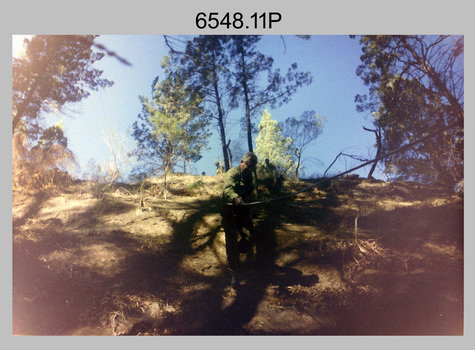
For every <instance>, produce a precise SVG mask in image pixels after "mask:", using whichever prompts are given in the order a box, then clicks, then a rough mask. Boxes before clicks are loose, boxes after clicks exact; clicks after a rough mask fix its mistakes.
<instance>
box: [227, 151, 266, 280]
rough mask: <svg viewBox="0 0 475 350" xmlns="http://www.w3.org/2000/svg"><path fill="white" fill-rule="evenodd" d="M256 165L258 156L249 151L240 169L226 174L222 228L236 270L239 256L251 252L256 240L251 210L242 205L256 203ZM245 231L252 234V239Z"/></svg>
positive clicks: (228, 252)
mask: <svg viewBox="0 0 475 350" xmlns="http://www.w3.org/2000/svg"><path fill="white" fill-rule="evenodd" d="M256 165H257V156H256V155H255V154H254V153H252V152H249V153H246V154H245V155H244V156H243V157H242V159H241V162H240V164H239V165H238V166H237V167H234V168H231V169H229V170H228V171H227V172H226V173H225V174H224V179H223V208H222V211H221V216H222V220H221V225H222V227H223V229H224V233H225V238H226V255H227V260H228V264H229V267H230V268H231V270H233V271H234V270H235V269H237V268H238V267H239V265H240V260H239V259H240V253H244V252H247V251H248V250H249V249H251V248H252V244H253V242H254V239H255V233H254V224H253V222H252V217H251V213H250V210H249V208H248V207H246V206H244V205H243V204H244V203H246V202H250V201H252V200H257V198H256V197H257V196H256V193H257V179H255V176H253V174H255V169H256ZM243 229H246V230H247V231H248V232H249V236H248V235H247V234H245V233H244V231H243ZM239 238H240V240H239Z"/></svg>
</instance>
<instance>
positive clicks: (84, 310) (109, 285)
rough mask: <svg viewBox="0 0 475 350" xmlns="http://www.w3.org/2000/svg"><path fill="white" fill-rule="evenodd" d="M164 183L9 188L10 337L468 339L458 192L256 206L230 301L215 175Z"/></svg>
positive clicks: (338, 185)
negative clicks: (253, 237) (250, 244)
mask: <svg viewBox="0 0 475 350" xmlns="http://www.w3.org/2000/svg"><path fill="white" fill-rule="evenodd" d="M161 181H162V180H161V179H156V180H154V181H148V182H146V183H145V184H142V185H143V186H140V185H133V184H122V185H116V184H114V185H112V186H108V187H107V188H106V190H105V191H101V187H100V186H99V184H96V183H93V182H86V181H72V180H68V181H62V182H61V185H60V186H51V187H48V188H43V189H42V191H40V192H36V193H33V192H25V191H20V190H15V189H14V191H13V236H12V238H13V333H14V334H18V335H81V334H87V335H91V334H96V335H216V334H222V335H224V334H226V335H265V334H269V335H460V334H463V318H464V314H463V305H464V303H463V298H464V295H463V197H462V196H460V195H456V194H454V193H451V192H447V191H445V190H443V189H441V188H436V187H434V186H426V185H422V184H419V183H415V182H397V183H384V182H381V181H369V180H362V179H354V178H353V179H352V178H348V179H340V180H334V181H333V182H331V183H324V184H322V185H321V186H319V187H318V188H317V187H315V188H312V189H310V190H309V191H306V192H302V193H301V194H299V195H297V196H295V197H292V198H290V199H285V200H279V201H274V202H271V203H268V204H265V205H260V206H255V207H254V210H255V217H256V231H257V232H259V234H260V238H259V239H258V241H257V244H256V247H255V249H253V250H252V251H251V252H249V253H248V254H246V255H242V259H243V264H244V266H245V269H244V277H243V279H242V280H241V281H240V284H239V286H237V287H236V288H235V289H233V288H231V286H230V282H231V274H230V272H229V270H228V269H227V267H226V256H225V250H224V233H223V231H222V229H221V227H220V214H219V213H220V207H221V200H220V192H221V186H222V185H221V184H222V179H221V178H220V177H219V176H204V177H198V176H191V175H173V176H172V178H171V179H168V180H167V181H168V190H169V193H168V195H167V199H166V200H165V199H164V198H163V196H162V195H159V193H161V191H160V187H161V186H162V182H161ZM311 183H312V181H311V180H307V181H299V182H286V183H284V186H283V188H282V189H281V192H280V193H270V192H269V191H267V189H266V188H265V187H262V188H261V191H260V193H261V195H262V196H265V197H271V196H275V195H280V194H282V193H292V192H294V191H296V190H299V189H302V188H304V187H306V186H308V185H310V184H311ZM27 193H30V194H27Z"/></svg>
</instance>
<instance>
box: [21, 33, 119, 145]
mask: <svg viewBox="0 0 475 350" xmlns="http://www.w3.org/2000/svg"><path fill="white" fill-rule="evenodd" d="M94 37H95V36H93V35H35V36H33V37H32V39H31V40H26V41H25V42H26V53H25V55H24V56H23V57H20V58H13V59H12V112H13V113H12V117H13V122H12V130H13V133H15V132H17V131H24V132H27V134H28V137H29V138H31V139H35V138H36V137H38V135H39V134H41V131H42V125H41V120H40V119H41V115H42V113H49V112H55V113H60V112H61V111H62V110H63V109H64V107H65V106H66V105H68V104H69V103H74V102H79V101H81V100H82V99H83V98H86V97H88V96H89V94H90V92H89V91H90V90H98V89H99V88H105V87H107V86H111V85H112V82H111V81H108V80H106V79H102V78H101V75H102V71H100V70H97V69H94V68H92V65H93V64H94V63H95V62H96V61H98V60H100V59H102V57H103V56H104V54H103V53H96V52H94V51H93V50H92V48H91V47H92V46H93V40H94Z"/></svg>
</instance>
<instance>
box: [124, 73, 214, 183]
mask: <svg viewBox="0 0 475 350" xmlns="http://www.w3.org/2000/svg"><path fill="white" fill-rule="evenodd" d="M140 100H141V102H142V106H143V110H142V113H141V114H140V115H139V119H140V120H142V123H141V124H140V125H139V124H138V122H135V123H134V125H133V128H134V131H133V137H134V138H135V140H136V141H137V149H136V152H135V153H136V155H137V156H138V160H139V162H141V165H140V166H139V168H138V169H136V170H138V171H139V172H145V173H148V174H155V173H157V172H160V171H161V172H163V173H165V174H167V173H168V172H169V171H171V170H172V169H173V167H174V166H176V165H177V162H178V161H179V160H182V161H184V162H190V161H191V162H196V161H198V160H199V159H201V152H202V150H203V149H205V147H206V145H207V139H208V137H209V136H210V134H209V133H208V131H207V130H206V128H207V126H208V124H209V119H208V118H207V117H206V116H205V115H203V114H202V113H201V110H200V104H201V102H202V99H201V97H200V95H199V94H197V93H195V92H194V91H190V90H187V89H186V87H185V80H184V79H183V77H182V76H181V75H180V74H178V73H169V75H168V77H167V79H166V80H164V81H163V82H159V81H158V78H156V79H155V81H154V83H153V86H152V99H148V98H147V97H143V96H142V97H140Z"/></svg>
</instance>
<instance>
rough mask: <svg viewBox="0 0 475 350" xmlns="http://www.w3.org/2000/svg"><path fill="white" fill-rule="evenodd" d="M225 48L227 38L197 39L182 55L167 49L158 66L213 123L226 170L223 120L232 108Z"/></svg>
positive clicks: (228, 166) (225, 139)
mask: <svg viewBox="0 0 475 350" xmlns="http://www.w3.org/2000/svg"><path fill="white" fill-rule="evenodd" d="M166 39H167V37H166ZM228 44H229V36H227V35H200V36H197V37H195V38H193V39H192V40H189V41H187V42H186V49H185V51H184V52H179V51H177V50H175V49H173V48H171V50H170V57H169V58H167V59H165V60H164V61H163V62H162V65H164V68H165V70H166V72H167V74H168V73H172V72H175V73H179V74H180V75H182V77H183V81H184V82H186V85H185V87H186V89H187V90H188V91H190V92H191V91H193V92H194V93H196V94H199V96H200V97H201V99H202V105H201V106H200V107H201V108H202V113H203V114H204V115H206V116H208V117H209V118H210V119H212V120H214V121H215V122H216V126H217V130H218V135H219V139H220V141H221V149H222V152H223V158H224V165H225V168H226V170H229V168H230V159H229V150H228V143H227V136H226V132H227V130H226V119H227V116H228V114H229V112H230V111H231V110H232V109H234V108H235V103H234V102H233V101H232V99H233V97H232V96H231V95H230V90H231V71H230V70H229V64H230V56H229V50H228Z"/></svg>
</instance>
